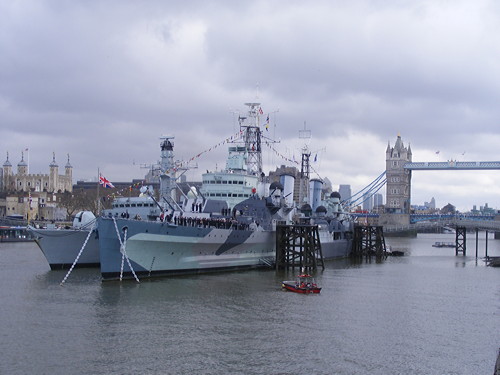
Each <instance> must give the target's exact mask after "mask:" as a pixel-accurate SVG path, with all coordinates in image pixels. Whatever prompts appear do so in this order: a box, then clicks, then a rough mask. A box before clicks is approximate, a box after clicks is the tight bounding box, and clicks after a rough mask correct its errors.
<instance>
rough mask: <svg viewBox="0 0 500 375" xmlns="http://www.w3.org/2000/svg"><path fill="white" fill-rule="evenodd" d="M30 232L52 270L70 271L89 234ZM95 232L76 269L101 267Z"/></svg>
mask: <svg viewBox="0 0 500 375" xmlns="http://www.w3.org/2000/svg"><path fill="white" fill-rule="evenodd" d="M28 231H29V232H30V233H31V235H32V236H33V237H34V238H35V242H36V244H37V245H38V247H39V248H40V250H42V253H43V255H44V256H45V258H46V259H47V262H48V263H49V266H50V269H52V270H60V269H69V268H70V267H71V265H72V264H73V262H74V261H75V259H76V257H77V255H78V253H79V252H80V249H81V248H82V246H83V244H84V242H85V240H86V238H87V236H88V234H89V232H88V231H86V230H78V229H36V228H33V227H31V226H29V227H28ZM97 237H98V236H97V232H96V231H93V233H92V234H91V235H90V237H89V239H88V242H87V244H86V246H85V249H84V250H83V252H82V254H81V256H80V258H79V260H78V262H77V264H76V265H75V267H80V268H84V267H99V262H100V261H99V241H98V239H97Z"/></svg>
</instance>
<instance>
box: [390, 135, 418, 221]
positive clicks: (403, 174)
mask: <svg viewBox="0 0 500 375" xmlns="http://www.w3.org/2000/svg"><path fill="white" fill-rule="evenodd" d="M385 154H386V158H385V160H386V162H385V171H386V177H387V184H386V206H385V207H386V209H385V210H386V213H392V214H409V213H410V194H411V170H407V169H404V165H405V164H406V163H410V162H411V161H412V160H411V158H412V153H411V148H410V146H409V145H408V147H405V146H404V144H403V141H402V140H401V136H400V135H399V134H398V138H397V139H396V143H395V144H394V147H391V144H390V143H388V144H387V150H386V152H385Z"/></svg>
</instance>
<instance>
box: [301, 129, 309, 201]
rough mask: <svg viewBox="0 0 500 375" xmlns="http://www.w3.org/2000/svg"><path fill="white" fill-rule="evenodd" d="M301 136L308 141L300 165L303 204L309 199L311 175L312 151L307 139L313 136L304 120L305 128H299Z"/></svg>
mask: <svg viewBox="0 0 500 375" xmlns="http://www.w3.org/2000/svg"><path fill="white" fill-rule="evenodd" d="M299 138H300V139H305V140H306V141H305V142H306V143H305V144H304V147H303V148H302V161H301V165H300V188H299V204H300V205H302V204H303V203H304V202H306V200H308V199H309V176H310V170H311V165H310V157H311V152H310V151H309V147H308V146H307V140H308V139H310V138H311V131H310V130H307V129H306V123H305V122H304V129H303V130H299Z"/></svg>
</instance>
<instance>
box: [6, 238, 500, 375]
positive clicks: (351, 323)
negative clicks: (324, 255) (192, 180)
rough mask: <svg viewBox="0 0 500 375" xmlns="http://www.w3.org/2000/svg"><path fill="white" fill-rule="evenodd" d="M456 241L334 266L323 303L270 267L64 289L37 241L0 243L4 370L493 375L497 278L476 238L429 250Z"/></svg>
mask: <svg viewBox="0 0 500 375" xmlns="http://www.w3.org/2000/svg"><path fill="white" fill-rule="evenodd" d="M483 236H484V234H483ZM480 237H481V235H480ZM453 240H454V235H442V234H422V235H420V234H419V235H418V237H417V238H413V239H409V238H403V239H402V238H386V242H387V245H389V246H391V247H392V248H393V249H398V250H405V251H406V256H404V257H389V258H388V259H387V260H385V261H382V262H380V263H377V262H375V261H372V262H361V263H358V264H354V263H351V262H350V261H348V260H342V261H330V262H327V264H326V269H325V270H324V271H318V272H316V274H315V276H316V279H317V281H318V283H319V284H320V285H321V286H322V287H323V290H322V291H321V294H319V295H299V294H295V293H291V292H286V291H283V290H282V289H281V287H280V285H281V284H280V282H281V280H283V279H290V278H294V273H293V272H292V271H288V272H276V271H268V270H256V271H245V272H229V273H217V274H209V275H196V276H184V277H173V278H164V279H156V280H151V281H143V282H141V283H140V284H137V283H135V282H132V281H127V282H123V283H119V282H105V283H101V281H100V275H99V270H98V269H77V270H75V271H74V272H73V273H72V274H71V275H70V277H69V278H68V280H67V282H66V284H65V285H64V286H60V285H59V284H60V282H61V280H62V279H63V278H64V276H65V273H66V272H65V271H50V270H49V267H48V265H47V263H46V261H45V259H44V258H43V256H42V254H41V251H40V250H39V249H38V248H37V247H36V245H35V244H34V243H15V244H7V243H0V283H1V288H0V303H1V309H0V335H1V340H0V355H1V361H0V374H308V375H309V374H353V375H354V374H356V375H357V374H370V375H373V374H384V375H387V374H422V375H424V374H425V375H429V374H439V375H442V374H464V375H475V374H492V373H493V368H494V363H495V360H496V356H497V352H498V348H499V347H500V328H499V327H500V269H498V268H491V267H486V266H485V263H484V261H483V260H482V259H481V258H480V259H478V260H476V259H475V256H474V255H475V242H474V241H475V239H472V238H469V239H468V242H467V248H468V250H467V251H468V254H467V257H463V256H458V257H456V256H455V255H454V254H455V250H454V249H450V248H440V249H438V248H433V247H432V246H431V245H432V244H433V243H434V242H435V241H453ZM484 248H485V239H484V238H480V241H479V255H480V256H483V255H484ZM488 253H489V255H490V256H500V240H496V241H495V240H493V239H490V240H489V241H488Z"/></svg>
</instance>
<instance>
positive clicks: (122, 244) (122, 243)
mask: <svg viewBox="0 0 500 375" xmlns="http://www.w3.org/2000/svg"><path fill="white" fill-rule="evenodd" d="M113 223H114V224H115V230H116V235H117V236H118V241H120V252H121V253H122V264H121V270H120V281H122V279H123V259H126V260H127V264H128V266H129V268H130V270H131V271H132V275H134V278H135V280H136V281H137V282H138V283H140V281H139V278H138V277H137V275H136V274H135V271H134V269H133V268H132V264H130V260H129V259H128V256H127V251H126V249H125V246H126V244H127V231H128V230H127V228H125V231H124V233H123V241H122V238H121V236H120V231H119V230H118V225H117V224H116V219H115V218H114V217H113Z"/></svg>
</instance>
